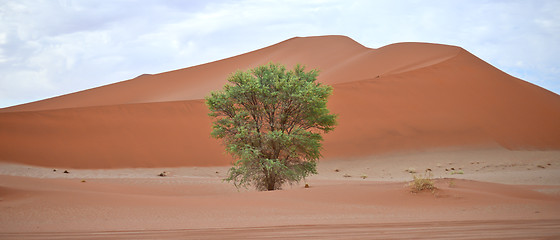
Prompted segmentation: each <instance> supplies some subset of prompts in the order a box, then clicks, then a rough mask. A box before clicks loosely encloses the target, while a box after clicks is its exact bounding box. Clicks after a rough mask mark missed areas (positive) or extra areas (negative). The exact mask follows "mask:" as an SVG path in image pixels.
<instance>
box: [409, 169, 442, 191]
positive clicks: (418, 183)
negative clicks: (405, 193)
mask: <svg viewBox="0 0 560 240" xmlns="http://www.w3.org/2000/svg"><path fill="white" fill-rule="evenodd" d="M412 177H413V178H414V179H413V180H412V182H410V187H411V188H412V192H421V191H423V190H430V191H434V190H435V189H436V187H435V186H434V180H433V174H432V171H428V170H426V172H425V173H424V176H416V175H413V176H412Z"/></svg>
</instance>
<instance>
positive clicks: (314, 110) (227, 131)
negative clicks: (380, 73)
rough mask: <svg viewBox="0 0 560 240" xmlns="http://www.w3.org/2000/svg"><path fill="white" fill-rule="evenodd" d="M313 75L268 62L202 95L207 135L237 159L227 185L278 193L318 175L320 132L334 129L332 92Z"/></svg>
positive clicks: (315, 73)
mask: <svg viewBox="0 0 560 240" xmlns="http://www.w3.org/2000/svg"><path fill="white" fill-rule="evenodd" d="M317 76H318V72H317V71H316V70H311V71H309V72H306V71H305V68H304V67H302V66H300V65H297V66H296V67H294V69H293V70H289V71H288V70H286V68H285V67H284V66H282V65H279V64H273V63H270V64H267V65H263V66H258V67H256V68H254V69H251V70H249V71H247V72H243V71H237V72H235V73H234V74H232V75H230V76H229V77H228V79H227V80H228V81H229V83H230V84H227V85H225V86H224V88H223V90H222V91H218V92H212V93H211V95H210V96H207V97H206V104H207V105H208V108H209V109H210V114H209V115H210V116H211V117H214V123H213V126H212V133H211V134H212V136H213V137H215V138H217V139H222V141H223V142H224V144H225V145H226V149H227V151H228V152H229V153H230V154H232V156H233V157H234V158H235V159H236V162H235V164H234V166H233V167H232V168H231V169H230V170H229V173H228V177H227V178H226V179H225V180H226V181H230V182H231V181H233V183H234V184H235V186H236V187H247V186H251V185H252V186H254V187H256V188H257V189H258V190H276V189H280V188H281V186H282V185H283V184H284V183H289V184H292V183H294V182H299V181H300V180H301V179H303V178H305V177H307V176H309V175H310V174H316V173H317V171H316V162H317V160H318V159H319V157H320V156H321V154H320V150H321V141H322V140H323V138H322V136H321V133H327V132H329V131H331V130H333V129H334V126H335V125H336V115H334V114H330V113H329V110H328V109H327V99H328V97H329V96H330V95H331V93H332V88H331V87H330V86H326V85H322V84H320V83H317V82H316V79H317Z"/></svg>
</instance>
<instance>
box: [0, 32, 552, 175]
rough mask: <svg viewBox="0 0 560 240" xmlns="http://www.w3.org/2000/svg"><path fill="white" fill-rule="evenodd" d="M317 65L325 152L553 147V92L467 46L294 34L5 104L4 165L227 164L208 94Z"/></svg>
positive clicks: (0, 155) (0, 131) (0, 120)
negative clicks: (239, 79) (258, 75)
mask: <svg viewBox="0 0 560 240" xmlns="http://www.w3.org/2000/svg"><path fill="white" fill-rule="evenodd" d="M271 61H273V62H279V63H282V64H285V65H287V66H289V67H291V66H293V65H295V64H296V63H301V64H304V65H306V66H307V67H308V68H316V69H319V70H320V71H321V73H320V76H319V81H321V82H323V83H326V84H330V85H332V86H333V87H334V94H333V96H332V97H331V99H330V102H329V107H330V109H331V110H332V112H334V113H337V114H339V126H338V128H337V129H336V130H335V131H334V132H332V133H330V134H329V135H327V136H326V140H325V143H324V147H325V151H324V156H325V159H343V158H348V157H361V156H369V155H373V154H380V153H388V152H398V151H419V150H420V151H421V150H426V149H432V148H446V147H468V148H478V147H485V148H486V147H495V146H499V147H505V148H509V149H560V125H559V124H557V123H558V122H560V96H558V95H557V94H554V93H552V92H550V91H547V90H545V89H542V88H540V87H538V86H535V85H532V84H530V83H527V82H525V81H523V80H520V79H517V78H514V77H512V76H509V75H507V74H505V73H503V72H502V71H500V70H498V69H496V68H494V67H493V66H491V65H489V64H488V63H486V62H484V61H482V60H480V59H479V58H477V57H476V56H474V55H472V54H470V53H469V52H467V51H466V50H464V49H462V48H459V47H454V46H447V45H438V44H427V43H398V44H392V45H388V46H385V47H382V48H379V49H371V48H367V47H364V46H362V45H360V44H359V43H357V42H355V41H353V40H352V39H350V38H347V37H344V36H322V37H307V38H292V39H289V40H286V41H284V42H280V43H278V44H275V45H272V46H269V47H266V48H263V49H259V50H256V51H253V52H249V53H246V54H242V55H239V56H235V57H231V58H227V59H224V60H220V61H216V62H211V63H207V64H203V65H198V66H194V67H189V68H185V69H180V70H175V71H170V72H165V73H160V74H154V75H142V76H139V77H137V78H134V79H131V80H127V81H123V82H119V83H115V84H111V85H107V86H103V87H99V88H94V89H90V90H85V91H81V92H77V93H72V94H68V95H64V96H60V97H55V98H51V99H46V100H42V101H38V102H33V103H29V104H24V105H19V106H14V107H10V108H4V109H0V148H1V149H0V161H5V162H16V163H23V164H30V165H40V166H59V167H73V168H120V167H157V166H160V167H161V166H170V167H171V166H215V165H227V164H229V163H230V161H231V159H230V158H229V157H228V156H226V155H225V154H224V150H223V147H222V146H220V143H219V142H218V141H216V140H213V139H210V138H209V132H210V123H211V119H210V118H209V117H208V116H207V115H206V114H207V111H208V110H207V109H206V107H205V106H204V102H203V100H202V99H203V98H204V96H206V95H207V94H208V93H209V92H210V91H212V90H218V89H220V88H221V86H223V85H224V84H225V83H226V78H227V76H228V74H230V73H232V72H234V71H236V70H239V69H240V70H246V69H248V68H251V67H254V66H257V65H260V64H265V63H268V62H271Z"/></svg>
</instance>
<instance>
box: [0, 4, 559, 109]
mask: <svg viewBox="0 0 560 240" xmlns="http://www.w3.org/2000/svg"><path fill="white" fill-rule="evenodd" d="M326 34H341V35H347V36H349V37H351V38H354V39H355V40H356V41H358V42H360V43H362V44H363V45H365V46H368V47H375V48H377V47H381V46H384V45H387V44H391V43H395V42H402V41H419V42H435V43H443V44H452V45H458V46H461V47H463V48H465V49H467V50H469V51H471V52H472V53H473V54H475V55H477V56H479V57H480V58H482V59H484V60H486V61H488V62H489V63H491V64H493V65H495V66H496V67H498V68H500V69H502V70H504V71H506V72H508V73H510V74H512V75H514V76H517V77H520V78H522V79H525V80H528V81H531V82H533V83H536V84H539V85H541V86H544V87H546V88H549V89H551V90H553V91H555V92H557V93H558V92H560V79H559V76H560V73H559V70H558V66H560V47H558V44H557V43H558V42H560V2H558V1H416V0H409V1H366V0H364V1H351V2H349V1H297V0H293V1H256V0H246V1H213V2H207V1H147V2H141V4H140V3H139V2H134V1H89V0H81V1H72V0H67V1H22V0H17V1H16V0H12V1H4V2H2V3H0V71H1V72H2V73H3V74H2V75H0V107H6V106H9V105H13V104H17V103H23V102H28V101H33V100H40V99H43V98H47V97H51V96H55V95H60V94H65V93H70V92H74V91H78V90H83V89H86V88H91V87H95V86H100V85H104V84H108V83H112V82H117V81H121V80H126V79H129V78H132V77H135V76H137V75H140V74H142V73H158V72H163V71H169V70H174V69H178V68H183V67H188V66H192V65H197V64H202V63H205V62H209V61H214V60H218V59H222V58H226V57H230V56H233V55H237V54H241V53H245V52H247V51H251V50H255V49H258V48H262V47H265V46H268V45H271V44H274V43H277V42H279V41H282V40H285V39H288V38H291V37H294V36H310V35H326Z"/></svg>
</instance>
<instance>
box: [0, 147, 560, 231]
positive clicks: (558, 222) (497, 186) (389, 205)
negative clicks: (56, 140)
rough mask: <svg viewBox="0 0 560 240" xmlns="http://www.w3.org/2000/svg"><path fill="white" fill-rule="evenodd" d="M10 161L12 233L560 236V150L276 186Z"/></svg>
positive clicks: (488, 154) (463, 158) (361, 170)
mask: <svg viewBox="0 0 560 240" xmlns="http://www.w3.org/2000/svg"><path fill="white" fill-rule="evenodd" d="M0 167H1V169H2V170H1V172H0V173H1V174H0V194H1V195H0V196H1V201H0V207H1V208H2V215H1V216H0V238H1V239H51V238H67V239H131V238H134V239H184V238H193V239H239V238H249V239H250V238H253V239H260V238H294V239H309V238H318V239H348V238H360V239H410V238H414V239H449V238H453V239H481V238H486V239H546V238H549V239H551V238H557V237H560V231H559V230H558V229H559V228H558V226H560V219H559V218H558V217H559V216H560V204H559V203H560V185H559V184H558V183H559V182H560V151H510V150H507V149H486V150H476V151H472V150H470V151H465V150H448V151H435V152H424V153H414V154H392V155H385V156H377V157H372V158H363V159H353V160H345V161H336V160H335V161H326V162H321V163H320V164H319V169H318V170H319V174H318V175H315V176H313V177H310V178H308V179H306V181H305V183H307V184H309V186H310V187H309V188H304V186H303V185H304V183H303V182H302V183H301V184H299V185H293V186H286V187H285V188H284V189H283V190H281V191H274V192H257V191H254V190H251V189H239V190H238V189H235V188H234V187H233V186H232V185H231V184H229V183H225V182H222V180H221V179H222V178H223V177H224V176H225V173H226V172H227V169H228V167H180V168H140V169H56V171H53V170H54V169H52V168H44V167H36V166H28V165H21V164H11V163H3V164H2V165H0ZM412 168H415V169H417V171H418V173H417V174H422V172H423V170H422V169H423V168H431V169H432V171H433V172H434V178H435V179H436V180H435V181H436V186H437V187H438V189H437V190H436V191H434V192H430V191H427V192H420V193H413V192H411V188H410V186H409V185H408V182H409V181H410V180H412V174H411V173H409V172H407V170H410V169H412ZM446 168H447V169H448V170H449V171H445V169H446ZM451 168H454V169H456V170H457V171H461V172H462V174H459V173H454V172H453V171H451V170H450V169H451ZM65 170H66V171H68V172H69V173H64V171H65ZM163 171H167V172H169V173H170V174H169V175H168V176H166V177H160V176H158V174H159V173H161V172H163Z"/></svg>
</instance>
